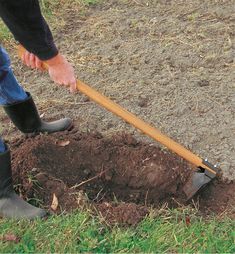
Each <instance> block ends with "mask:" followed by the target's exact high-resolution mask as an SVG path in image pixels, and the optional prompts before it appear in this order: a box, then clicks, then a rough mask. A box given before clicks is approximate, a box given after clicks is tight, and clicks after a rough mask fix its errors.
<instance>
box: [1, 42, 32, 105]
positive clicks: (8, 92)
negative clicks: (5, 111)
mask: <svg viewBox="0 0 235 254" xmlns="http://www.w3.org/2000/svg"><path fill="white" fill-rule="evenodd" d="M27 97H28V96H27V94H26V92H25V91H24V89H23V88H22V86H21V85H20V84H19V83H18V81H17V80H16V78H15V76H14V74H13V71H12V69H11V61H10V58H9V56H8V54H7V52H6V50H5V49H4V48H3V47H1V46H0V105H7V104H13V103H16V102H20V101H24V100H26V99H27Z"/></svg>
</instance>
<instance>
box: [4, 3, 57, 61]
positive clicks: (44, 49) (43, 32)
mask: <svg viewBox="0 0 235 254" xmlns="http://www.w3.org/2000/svg"><path fill="white" fill-rule="evenodd" d="M0 17H1V18H2V19H3V21H4V23H5V24H6V25H7V26H8V28H9V30H10V31H11V32H12V34H13V35H14V37H15V39H16V40H17V41H19V43H21V44H22V45H23V46H24V47H25V48H26V49H27V50H28V51H29V52H31V53H33V54H35V55H36V56H38V57H39V58H40V59H41V60H48V59H50V58H52V57H54V56H56V55H57V54H58V50H57V48H56V46H55V44H54V41H53V36H52V34H51V31H50V28H49V27H48V25H47V23H46V21H45V19H44V17H43V16H42V14H41V10H40V6H39V2H38V0H0Z"/></svg>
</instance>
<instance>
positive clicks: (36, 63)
mask: <svg viewBox="0 0 235 254" xmlns="http://www.w3.org/2000/svg"><path fill="white" fill-rule="evenodd" d="M21 60H22V62H23V63H24V64H25V65H27V66H28V67H31V68H32V69H38V70H40V71H44V70H45V68H44V67H43V62H42V61H41V60H40V59H39V58H38V57H37V56H35V55H34V54H33V53H30V52H29V51H27V50H26V49H25V51H24V53H23V54H22V55H21Z"/></svg>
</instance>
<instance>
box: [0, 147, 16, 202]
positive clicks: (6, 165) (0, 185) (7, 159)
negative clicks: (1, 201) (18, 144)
mask: <svg viewBox="0 0 235 254" xmlns="http://www.w3.org/2000/svg"><path fill="white" fill-rule="evenodd" d="M12 191H13V182H12V171H11V156H10V150H9V149H8V147H7V148H6V152H4V153H1V154H0V198H2V197H6V195H7V194H8V193H10V192H12Z"/></svg>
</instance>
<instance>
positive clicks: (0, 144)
mask: <svg viewBox="0 0 235 254" xmlns="http://www.w3.org/2000/svg"><path fill="white" fill-rule="evenodd" d="M5 151H6V148H5V145H4V142H3V140H2V139H1V138H0V153H4V152H5Z"/></svg>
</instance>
